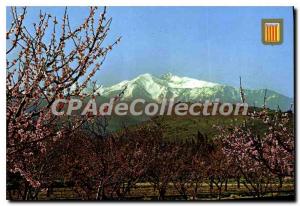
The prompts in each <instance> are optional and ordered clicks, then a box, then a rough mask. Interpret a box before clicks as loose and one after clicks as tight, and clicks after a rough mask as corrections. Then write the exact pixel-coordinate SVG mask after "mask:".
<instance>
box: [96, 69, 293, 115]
mask: <svg viewBox="0 0 300 206" xmlns="http://www.w3.org/2000/svg"><path fill="white" fill-rule="evenodd" d="M125 87H126V90H125V91H124V94H123V97H122V99H123V100H126V101H130V100H133V99H137V98H142V99H145V100H146V101H149V102H161V101H162V99H163V98H167V99H170V98H175V101H186V102H195V101H205V100H209V101H215V99H217V98H218V99H220V101H221V102H228V103H233V104H235V103H238V102H240V101H241V100H240V92H239V88H235V87H232V86H228V85H222V84H219V83H214V82H208V81H202V80H198V79H193V78H190V77H179V76H176V75H173V74H170V73H168V74H165V75H163V76H161V77H156V76H154V75H152V74H149V73H145V74H142V75H139V76H137V77H135V78H133V79H132V80H124V81H122V82H119V83H117V84H114V85H112V86H110V87H101V88H100V89H99V90H98V93H100V95H101V96H104V97H112V96H115V95H118V94H119V93H120V92H121V91H122V90H124V88H125ZM244 93H245V96H246V102H247V103H248V105H249V106H256V107H262V105H263V99H264V93H265V89H244ZM292 103H293V99H292V98H290V97H287V96H285V95H283V94H280V93H278V92H276V91H273V90H269V89H267V98H266V104H267V107H269V108H270V109H277V107H278V106H279V108H280V109H282V110H288V109H290V107H291V104H292Z"/></svg>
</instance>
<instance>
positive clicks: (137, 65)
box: [7, 7, 294, 97]
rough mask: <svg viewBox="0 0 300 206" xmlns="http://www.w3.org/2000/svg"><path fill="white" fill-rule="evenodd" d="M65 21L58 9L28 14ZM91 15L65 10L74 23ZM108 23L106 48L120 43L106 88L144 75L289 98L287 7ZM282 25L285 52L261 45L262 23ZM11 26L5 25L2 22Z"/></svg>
mask: <svg viewBox="0 0 300 206" xmlns="http://www.w3.org/2000/svg"><path fill="white" fill-rule="evenodd" d="M40 9H42V10H44V11H47V12H50V13H51V14H53V15H56V16H58V17H60V16H62V14H63V10H64V9H63V8H60V7H30V8H29V10H28V16H27V17H28V20H27V22H28V25H29V22H33V21H35V19H36V18H37V16H38V13H39V10H40ZM87 14H88V8H85V7H70V8H69V15H70V19H71V24H72V25H76V24H78V23H80V22H82V20H83V19H84V18H85V16H86V15H87ZM108 15H109V16H111V17H112V18H113V22H112V25H111V33H110V36H109V39H108V41H113V40H114V39H115V38H117V37H118V36H122V41H121V43H120V44H119V45H118V47H116V48H115V49H114V50H113V51H112V52H111V53H110V54H109V56H108V57H107V59H106V62H105V63H104V65H103V68H102V70H101V71H99V73H98V74H97V75H96V77H95V79H97V81H98V82H99V83H101V84H103V85H105V86H108V85H112V84H114V83H117V82H119V81H122V80H124V79H132V78H134V77H136V76H138V75H140V74H143V73H151V74H154V75H157V76H160V75H162V74H164V73H167V72H171V73H173V74H176V75H179V76H188V77H192V78H196V79H201V80H206V81H212V82H217V83H222V84H226V85H231V86H238V84H239V76H242V78H243V82H244V86H245V87H247V88H251V89H256V88H268V89H272V90H275V91H278V92H280V93H282V94H285V95H287V96H290V97H293V92H294V90H293V76H294V71H293V9H292V7H109V8H108ZM262 18H283V19H284V40H283V44H282V45H276V46H269V45H268V46H267V45H264V44H262V42H261V19H262ZM7 20H8V22H9V21H10V18H9V16H8V18H7Z"/></svg>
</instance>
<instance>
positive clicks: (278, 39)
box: [261, 19, 283, 45]
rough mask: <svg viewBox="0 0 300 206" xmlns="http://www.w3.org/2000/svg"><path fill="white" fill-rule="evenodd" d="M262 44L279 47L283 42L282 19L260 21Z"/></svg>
mask: <svg viewBox="0 0 300 206" xmlns="http://www.w3.org/2000/svg"><path fill="white" fill-rule="evenodd" d="M261 24H262V26H261V27H262V42H263V44H266V45H279V44H282V42H283V19H262V21H261Z"/></svg>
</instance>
